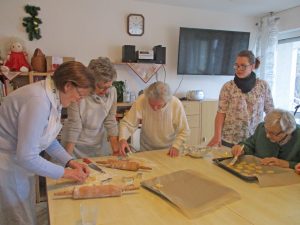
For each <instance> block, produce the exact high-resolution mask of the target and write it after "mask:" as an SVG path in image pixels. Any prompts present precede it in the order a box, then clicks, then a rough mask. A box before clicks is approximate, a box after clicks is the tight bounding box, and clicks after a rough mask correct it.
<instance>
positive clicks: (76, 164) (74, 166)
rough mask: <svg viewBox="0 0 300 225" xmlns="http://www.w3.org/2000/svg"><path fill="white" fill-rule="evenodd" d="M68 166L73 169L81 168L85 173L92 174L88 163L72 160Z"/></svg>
mask: <svg viewBox="0 0 300 225" xmlns="http://www.w3.org/2000/svg"><path fill="white" fill-rule="evenodd" d="M68 167H70V168H72V169H80V170H82V172H83V173H85V174H87V176H89V175H90V170H89V169H88V167H87V165H86V164H83V163H79V162H76V161H75V160H71V161H69V163H68Z"/></svg>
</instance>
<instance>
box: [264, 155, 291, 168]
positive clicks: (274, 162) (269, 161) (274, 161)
mask: <svg viewBox="0 0 300 225" xmlns="http://www.w3.org/2000/svg"><path fill="white" fill-rule="evenodd" d="M261 164H262V165H265V166H278V167H283V168H289V162H288V161H286V160H282V159H278V158H275V157H267V158H263V159H262V160H261Z"/></svg>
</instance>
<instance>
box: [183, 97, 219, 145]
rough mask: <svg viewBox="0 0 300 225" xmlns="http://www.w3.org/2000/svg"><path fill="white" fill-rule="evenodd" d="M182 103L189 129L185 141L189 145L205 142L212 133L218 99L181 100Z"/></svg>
mask: <svg viewBox="0 0 300 225" xmlns="http://www.w3.org/2000/svg"><path fill="white" fill-rule="evenodd" d="M182 104H183V107H184V110H185V113H186V116H187V120H188V124H189V126H190V129H191V134H190V136H189V138H188V140H187V143H188V144H191V145H200V144H207V142H208V141H209V140H210V139H211V138H212V136H213V134H214V126H215V116H216V113H217V109H218V101H217V100H205V101H183V102H182Z"/></svg>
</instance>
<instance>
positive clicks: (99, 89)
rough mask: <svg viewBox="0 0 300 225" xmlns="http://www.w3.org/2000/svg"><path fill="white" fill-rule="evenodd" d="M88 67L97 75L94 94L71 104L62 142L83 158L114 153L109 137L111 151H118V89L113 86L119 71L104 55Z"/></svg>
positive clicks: (77, 156)
mask: <svg viewBox="0 0 300 225" xmlns="http://www.w3.org/2000/svg"><path fill="white" fill-rule="evenodd" d="M88 68H89V69H90V70H91V71H92V72H93V73H94V75H95V80H96V89H95V93H94V94H93V95H91V96H88V97H87V98H85V99H83V100H82V101H80V103H78V104H77V103H73V104H71V105H70V106H69V107H68V120H67V121H66V122H65V124H64V127H63V132H62V143H63V145H64V146H65V148H66V150H67V151H68V152H69V153H70V154H71V155H72V154H73V155H74V156H75V157H76V158H84V157H95V156H103V155H108V154H111V151H110V150H109V145H108V141H107V139H108V140H109V142H110V145H111V149H112V152H113V153H114V154H118V153H119V145H118V123H117V121H116V111H117V105H116V103H117V92H116V89H115V87H113V86H112V82H113V81H114V80H115V79H116V78H117V72H116V70H115V68H114V66H113V64H112V63H111V62H110V60H109V59H108V58H104V57H99V58H98V59H93V60H91V62H90V63H89V66H88ZM107 137H108V138H107Z"/></svg>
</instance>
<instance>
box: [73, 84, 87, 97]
mask: <svg viewBox="0 0 300 225" xmlns="http://www.w3.org/2000/svg"><path fill="white" fill-rule="evenodd" d="M74 87H75V90H76V92H77V94H78V96H79V97H80V98H85V97H86V96H85V95H83V94H81V93H80V92H79V90H78V87H76V86H74Z"/></svg>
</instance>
